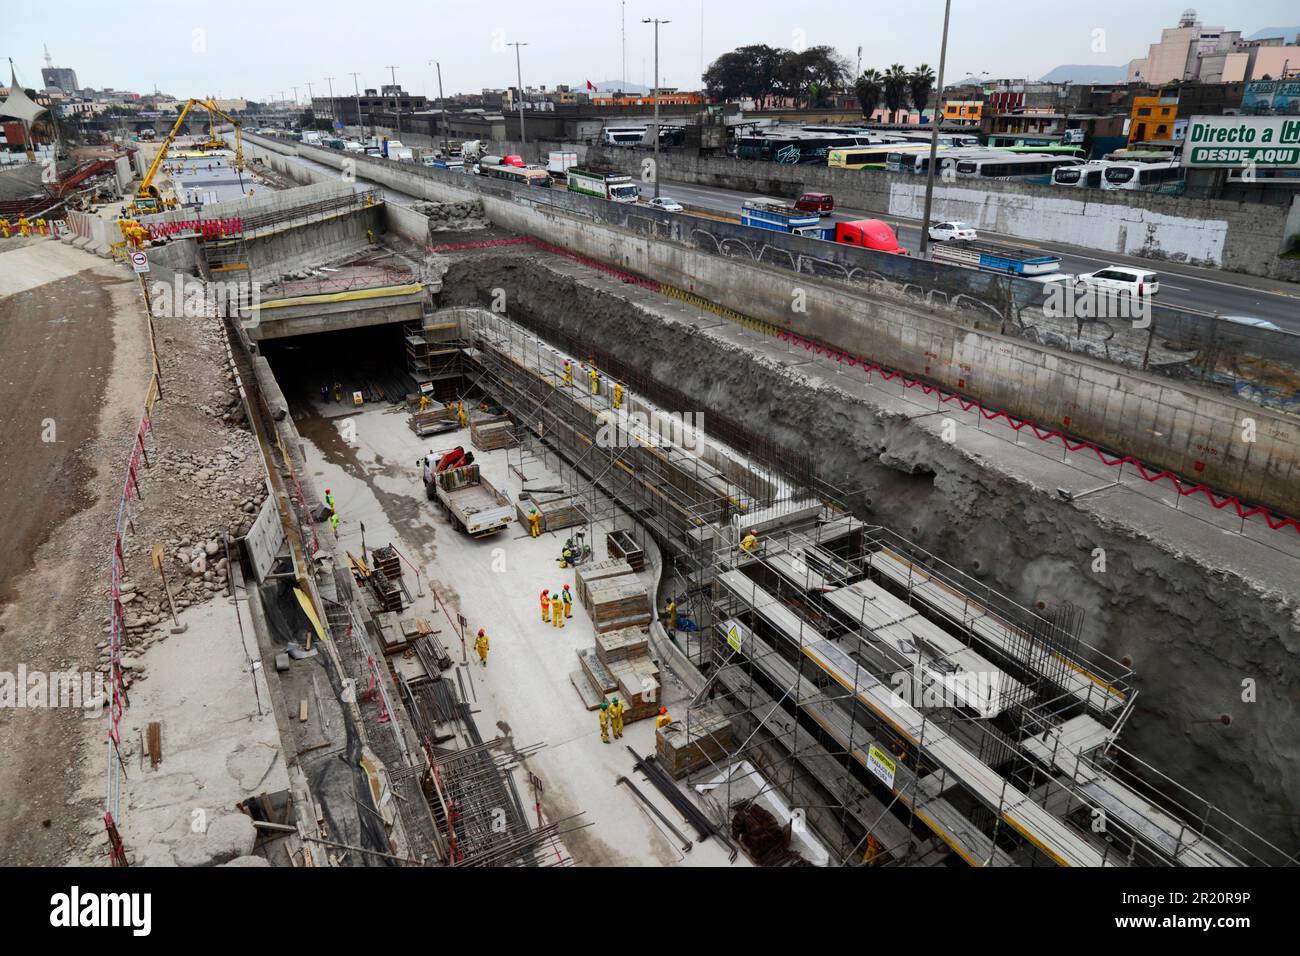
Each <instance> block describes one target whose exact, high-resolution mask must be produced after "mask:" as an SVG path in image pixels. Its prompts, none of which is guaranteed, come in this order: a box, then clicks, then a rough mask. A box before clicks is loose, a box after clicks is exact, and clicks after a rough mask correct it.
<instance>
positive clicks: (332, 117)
mask: <svg viewBox="0 0 1300 956" xmlns="http://www.w3.org/2000/svg"><path fill="white" fill-rule="evenodd" d="M325 82H326V83H328V84H329V85H330V129H333V128H334V124H335V123H337V122H338V116H337V115H335V113H334V77H332V76H327V77H325Z"/></svg>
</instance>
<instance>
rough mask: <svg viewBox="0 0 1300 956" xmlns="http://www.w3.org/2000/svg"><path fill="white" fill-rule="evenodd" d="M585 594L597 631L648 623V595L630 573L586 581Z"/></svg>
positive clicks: (642, 585)
mask: <svg viewBox="0 0 1300 956" xmlns="http://www.w3.org/2000/svg"><path fill="white" fill-rule="evenodd" d="M587 598H588V601H589V604H588V606H587V610H588V611H589V612H590V613H591V620H592V623H593V624H594V625H595V628H596V630H597V631H616V630H619V629H620V628H625V627H638V626H646V627H648V626H649V625H650V595H649V593H648V592H647V591H646V586H645V585H644V584H642V583H641V581H640V580H638V579H637V577H636V576H635V575H633V574H624V575H621V576H619V577H616V578H604V579H603V580H600V581H592V582H589V583H588V584H587Z"/></svg>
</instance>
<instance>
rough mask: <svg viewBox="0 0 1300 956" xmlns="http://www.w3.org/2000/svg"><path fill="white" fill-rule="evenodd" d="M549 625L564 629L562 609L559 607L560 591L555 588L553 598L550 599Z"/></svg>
mask: <svg viewBox="0 0 1300 956" xmlns="http://www.w3.org/2000/svg"><path fill="white" fill-rule="evenodd" d="M551 623H552V624H554V625H555V626H556V627H557V628H560V627H564V608H563V607H561V605H560V591H559V589H558V588H556V591H555V597H553V598H551Z"/></svg>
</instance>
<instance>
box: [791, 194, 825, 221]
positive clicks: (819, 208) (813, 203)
mask: <svg viewBox="0 0 1300 956" xmlns="http://www.w3.org/2000/svg"><path fill="white" fill-rule="evenodd" d="M794 208H795V209H798V210H799V211H800V212H815V213H817V215H819V216H829V215H830V214H831V213H833V212H834V211H835V197H834V196H832V195H831V194H830V193H804V194H803V195H802V196H800V197H799V198H798V199H796V200H795V201H794Z"/></svg>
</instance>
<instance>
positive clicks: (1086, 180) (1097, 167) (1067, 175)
mask: <svg viewBox="0 0 1300 956" xmlns="http://www.w3.org/2000/svg"><path fill="white" fill-rule="evenodd" d="M1114 165H1115V164H1114V163H1108V162H1106V161H1105V160H1101V159H1098V160H1094V161H1092V162H1090V163H1084V164H1083V165H1082V166H1062V167H1061V168H1060V169H1054V170H1052V185H1053V186H1068V187H1074V188H1075V189H1100V188H1101V183H1102V174H1103V173H1105V171H1106V170H1107V169H1109V168H1110V167H1111V166H1114Z"/></svg>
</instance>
